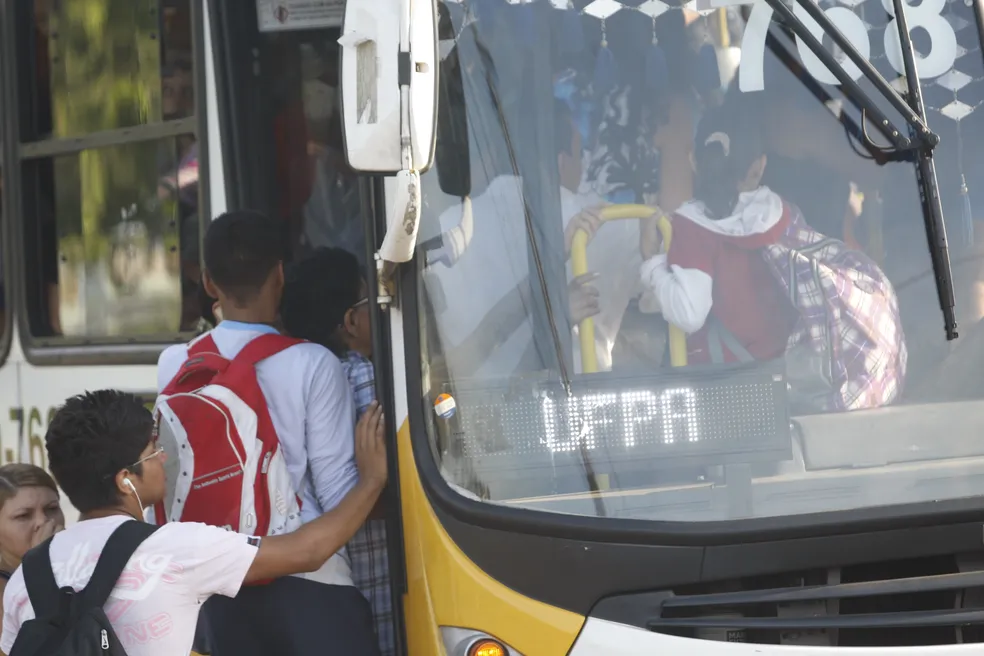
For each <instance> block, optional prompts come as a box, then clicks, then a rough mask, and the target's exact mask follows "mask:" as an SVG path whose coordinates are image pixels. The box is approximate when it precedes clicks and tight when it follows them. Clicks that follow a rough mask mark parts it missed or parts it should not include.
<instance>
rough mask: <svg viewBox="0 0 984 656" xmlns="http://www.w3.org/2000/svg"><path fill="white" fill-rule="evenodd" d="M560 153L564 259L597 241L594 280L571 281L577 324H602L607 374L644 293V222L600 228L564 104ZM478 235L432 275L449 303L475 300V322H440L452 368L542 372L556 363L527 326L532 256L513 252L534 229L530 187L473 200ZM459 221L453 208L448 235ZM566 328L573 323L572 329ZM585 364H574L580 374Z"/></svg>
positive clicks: (498, 181) (558, 119)
mask: <svg viewBox="0 0 984 656" xmlns="http://www.w3.org/2000/svg"><path fill="white" fill-rule="evenodd" d="M553 109H554V114H553V115H554V130H555V132H554V147H555V149H556V150H555V157H556V163H557V176H558V179H559V182H560V202H561V203H560V204H561V207H560V208H559V209H560V213H561V217H562V220H563V223H562V225H561V226H558V227H561V228H562V229H563V231H564V234H565V240H564V241H565V250H566V253H565V255H566V256H567V257H569V256H570V246H571V242H572V238H573V235H574V232H575V231H576V230H578V229H584V230H585V231H586V232H588V233H589V234H590V235H592V236H593V239H592V240H591V242H590V243H589V245H588V253H589V262H591V263H592V267H593V271H592V272H591V273H589V274H587V275H585V276H581V277H579V278H573V279H571V278H570V273H569V274H568V278H569V279H568V290H567V292H568V296H569V305H568V309H569V316H568V318H569V320H570V322H571V323H572V324H577V323H579V322H580V321H581V320H583V319H585V318H587V317H589V316H595V315H598V316H597V320H596V322H597V325H598V330H597V332H596V341H597V343H598V352H599V354H600V360H601V362H600V364H599V366H600V367H601V368H610V366H611V360H610V355H611V350H612V346H613V344H614V339H615V335H616V334H617V333H618V328H619V324H620V323H621V320H622V315H623V314H624V313H625V309H626V307H627V306H628V304H629V301H630V299H631V298H632V296H633V294H634V291H635V288H636V286H637V273H636V271H637V268H638V264H639V263H640V262H641V257H640V254H639V248H638V240H639V232H640V228H639V222H638V221H618V222H614V223H613V224H611V225H605V226H604V229H599V228H601V222H600V220H599V219H598V216H597V208H599V207H600V206H602V205H604V204H605V201H604V199H603V198H601V197H599V196H598V195H596V194H594V193H592V192H590V191H588V192H587V193H578V192H577V187H578V184H579V182H580V181H581V179H582V175H581V171H582V168H581V162H582V155H581V153H582V147H581V133H580V131H579V130H578V129H577V125H576V124H575V123H574V121H573V119H572V116H571V112H570V109H569V108H568V106H567V104H566V103H564V102H563V101H559V100H555V101H554V104H553ZM472 214H473V215H474V234H473V236H472V239H471V242H470V246H469V247H468V249H467V250H466V251H465V252H464V253H463V254H462V255H461V256H460V258H459V259H458V260H457V261H456V262H455V263H454V265H453V266H451V267H450V268H446V267H445V266H444V265H436V266H434V267H432V268H431V269H430V275H432V276H434V278H435V279H436V280H439V281H440V282H439V284H441V285H442V287H443V288H444V289H445V293H447V294H455V295H457V294H464V293H466V292H465V290H468V291H467V295H468V296H469V298H471V299H472V300H471V303H472V308H471V311H469V312H455V313H454V314H453V315H451V314H446V315H444V316H442V317H441V322H442V329H443V330H442V335H443V338H444V339H445V340H450V341H451V343H447V344H445V354H446V356H447V359H448V360H449V362H452V361H453V362H454V365H453V366H454V370H455V371H457V372H459V375H460V374H461V372H463V371H468V372H470V373H469V374H468V375H469V376H475V377H488V376H498V375H511V374H514V373H518V372H530V371H536V370H538V369H540V368H542V366H543V363H544V362H548V361H550V359H551V358H552V357H553V354H548V353H540V352H538V351H537V345H536V344H535V343H534V341H533V339H532V326H531V324H530V323H529V320H528V319H529V317H528V302H529V301H528V295H529V293H530V291H529V290H530V285H531V284H536V278H535V275H534V276H531V275H530V273H529V263H528V260H527V253H526V251H525V249H523V250H518V249H515V248H510V247H508V244H516V243H524V242H525V240H526V236H525V235H526V222H525V217H524V207H523V189H522V181H521V180H520V179H519V178H518V176H515V175H501V176H498V177H496V178H495V179H493V180H492V181H491V182H490V183H489V185H488V187H487V188H486V190H485V191H484V192H483V193H482V194H480V195H479V196H477V197H475V198H474V199H472ZM460 218H461V217H460V211H458V208H452V209H451V210H449V211H446V212H444V213H443V214H442V215H441V217H440V225H441V227H442V229H443V231H444V232H448V231H450V230H452V229H453V228H454V227H456V226H457V225H458V223H459V221H460ZM565 324H566V322H565ZM578 362H579V356H578V357H575V366H576V367H577V366H579V364H577V363H578Z"/></svg>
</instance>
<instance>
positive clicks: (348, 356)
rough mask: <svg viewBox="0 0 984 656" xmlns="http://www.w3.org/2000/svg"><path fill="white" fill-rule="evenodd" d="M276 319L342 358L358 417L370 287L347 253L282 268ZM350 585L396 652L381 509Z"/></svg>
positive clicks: (370, 380)
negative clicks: (365, 602)
mask: <svg viewBox="0 0 984 656" xmlns="http://www.w3.org/2000/svg"><path fill="white" fill-rule="evenodd" d="M286 277H287V281H286V284H285V285H284V299H283V304H282V306H281V318H282V319H283V322H284V327H285V329H286V330H287V332H288V333H290V334H291V335H293V336H295V337H301V338H303V339H307V340H310V341H312V342H315V343H316V344H322V345H324V346H326V347H328V348H329V349H331V350H332V352H334V353H335V355H337V356H338V357H339V358H341V360H342V369H343V370H344V371H345V375H346V376H347V377H348V381H349V386H350V387H351V389H352V396H353V399H354V401H355V409H356V414H357V416H359V417H361V416H363V415H364V413H365V412H366V411H367V410H368V409H369V407H370V406H371V404H372V403H373V401H375V400H376V376H375V370H374V369H373V365H372V360H370V358H371V357H372V331H371V325H370V322H369V319H370V316H369V296H368V292H369V289H368V287H367V285H366V280H365V278H364V276H363V269H362V267H361V265H360V264H359V261H358V260H357V259H356V258H355V256H354V255H352V253H349V252H348V251H345V250H342V249H340V248H319V249H317V250H316V251H314V252H313V253H312V254H311V255H310V256H309V257H307V258H305V259H303V260H300V261H299V262H296V263H294V264H292V265H291V266H290V267H289V268H288V270H287V275H286ZM348 552H349V556H350V557H351V559H352V581H353V582H354V583H355V587H357V588H358V589H359V590H360V591H361V592H362V594H364V595H365V597H366V599H368V600H369V604H370V605H371V606H372V614H373V620H374V623H375V626H376V637H377V639H378V640H379V647H380V651H381V653H382V655H383V656H390V655H391V654H394V653H395V651H394V650H395V644H394V636H393V602H392V598H391V592H390V574H389V557H388V552H387V550H386V522H385V520H384V518H383V513H382V509H381V508H379V507H378V506H377V510H376V511H374V512H373V514H372V515H370V517H369V519H368V520H367V521H366V523H365V525H363V527H362V528H361V529H359V532H358V533H356V534H355V537H354V538H352V540H351V541H350V542H349V544H348Z"/></svg>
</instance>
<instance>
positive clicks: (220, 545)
mask: <svg viewBox="0 0 984 656" xmlns="http://www.w3.org/2000/svg"><path fill="white" fill-rule="evenodd" d="M128 521H134V520H133V519H131V518H129V517H124V516H122V515H114V516H111V517H103V518H100V519H88V520H85V521H81V522H78V523H77V524H73V525H72V526H70V527H69V528H67V529H65V530H64V531H62V532H61V533H58V534H57V535H55V538H54V540H53V541H52V543H51V565H52V572H53V573H54V575H55V582H56V583H57V584H58V587H59V588H61V587H66V586H71V587H72V588H74V589H75V590H76V591H79V590H82V589H83V588H85V586H86V584H88V582H89V579H90V578H91V577H92V572H93V570H94V569H95V566H96V562H97V561H98V559H99V555H100V554H101V553H102V550H103V548H104V547H105V546H106V541H107V540H109V536H110V535H112V534H113V531H115V530H116V528H117V527H119V526H120V525H121V524H123V523H124V522H128ZM257 551H258V549H257V547H254V546H253V545H251V544H249V542H248V541H247V537H246V536H245V535H240V534H239V533H232V532H230V531H226V530H224V529H221V528H216V527H214V526H207V525H205V524H196V523H192V522H187V523H184V522H177V523H173V524H166V525H164V526H162V527H161V528H159V529H157V532H156V533H154V534H153V535H151V536H150V537H149V538H147V539H146V540H145V541H144V542H143V543H142V544H141V545H140V546H139V547H138V548H137V550H136V551H135V552H134V553H133V556H131V557H130V561H129V562H128V563H127V565H126V568H125V569H124V570H123V574H122V575H121V576H120V578H119V580H118V581H117V583H116V587H114V588H113V591H112V592H111V593H110V596H109V600H108V601H107V602H106V605H105V606H104V607H103V608H104V609H105V611H106V615H107V617H108V618H109V621H110V623H111V624H112V626H113V631H115V632H116V635H117V637H118V638H119V639H120V641H121V642H122V643H123V648H124V649H126V653H127V654H129V656H179V655H180V654H188V653H189V652H191V647H192V642H193V641H194V639H195V627H196V626H197V625H198V612H199V610H200V609H201V606H202V603H203V602H204V601H205V600H206V599H208V598H209V597H211V596H212V595H217V594H218V595H224V596H226V597H235V596H236V595H237V594H238V593H239V588H240V586H242V583H243V579H245V578H246V573H247V572H248V571H249V568H250V565H252V564H253V559H254V558H255V557H256V553H257ZM3 608H4V615H3V634H2V636H0V651H3V653H5V654H9V653H10V651H11V649H13V646H14V640H15V639H16V638H17V633H18V632H19V631H20V628H21V626H22V625H23V624H24V622H27V621H28V620H30V619H33V618H34V608H33V607H32V606H31V600H30V598H29V597H28V594H27V587H26V586H25V585H24V569H23V567H18V568H17V570H16V571H15V572H14V574H13V576H11V577H10V581H9V582H8V583H7V589H6V591H5V592H4V595H3Z"/></svg>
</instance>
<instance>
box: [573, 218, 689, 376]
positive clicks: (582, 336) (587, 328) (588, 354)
mask: <svg viewBox="0 0 984 656" xmlns="http://www.w3.org/2000/svg"><path fill="white" fill-rule="evenodd" d="M653 214H655V210H653V208H651V207H649V206H647V205H609V206H608V207H605V208H603V209H602V210H601V218H602V220H604V221H615V220H618V219H648V218H650V217H651V216H652V215H653ZM656 225H657V227H658V228H659V233H660V236H661V237H662V238H663V248H664V250H666V251H669V250H670V241H671V240H672V239H673V228H672V226H671V225H670V220H669V219H668V218H666V216H665V215H664V216H661V217H660V218H659V219H658V220H657V222H656ZM571 270H572V273H573V274H574V277H575V278H576V277H577V276H583V275H584V274H586V273H587V272H588V233H586V232H585V231H584V230H578V231H577V232H575V233H574V239H573V240H572V241H571ZM578 338H579V340H580V344H581V371H582V373H586V374H591V373H595V372H597V371H598V352H597V351H596V350H595V332H594V319H593V318H591V317H589V318H587V319H585V320H584V321H582V322H581V323H580V325H579V326H578ZM669 339H670V364H671V365H673V366H674V367H683V366H686V364H687V336H686V334H685V333H684V332H683V330H681V329H680V328H678V327H677V326H674V325H673V324H670V335H669Z"/></svg>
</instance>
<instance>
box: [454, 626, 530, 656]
mask: <svg viewBox="0 0 984 656" xmlns="http://www.w3.org/2000/svg"><path fill="white" fill-rule="evenodd" d="M441 637H442V638H443V639H444V652H445V653H446V654H447V656H523V655H522V654H520V653H519V652H518V651H516V650H515V649H513V648H512V647H510V646H509V645H507V644H506V643H504V642H502V641H501V640H499V639H498V638H496V637H494V636H490V635H489V634H488V633H483V632H481V631H476V630H474V629H461V628H458V627H456V626H442V627H441Z"/></svg>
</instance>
